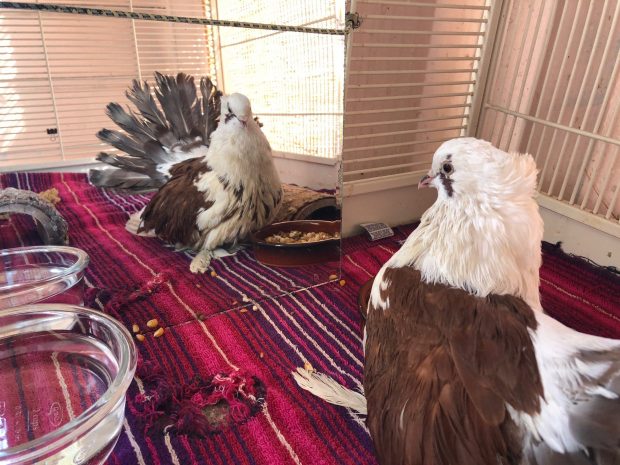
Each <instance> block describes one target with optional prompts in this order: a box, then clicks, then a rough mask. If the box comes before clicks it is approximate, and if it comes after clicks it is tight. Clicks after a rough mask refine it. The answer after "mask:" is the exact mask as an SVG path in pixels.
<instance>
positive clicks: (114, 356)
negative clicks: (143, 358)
mask: <svg viewBox="0 0 620 465" xmlns="http://www.w3.org/2000/svg"><path fill="white" fill-rule="evenodd" d="M135 369H136V347H135V345H134V343H133V340H132V338H131V335H130V334H129V331H127V329H126V328H125V327H124V326H123V325H122V324H121V323H119V322H118V321H116V320H115V319H113V318H111V317H110V316H108V315H105V314H104V313H101V312H98V311H96V310H91V309H88V308H84V307H79V306H76V305H63V304H36V305H27V306H23V307H16V308H11V309H8V310H0V465H9V464H11V465H25V464H28V465H33V464H38V465H43V464H50V465H51V464H72V465H82V464H88V465H99V464H101V463H103V462H104V461H105V459H106V458H107V457H108V455H109V454H110V452H111V451H112V449H113V448H114V445H115V444H116V441H117V439H118V436H119V434H120V431H121V428H122V425H123V420H124V418H125V393H126V391H127V388H128V387H129V384H130V383H131V381H132V379H133V375H134V372H135Z"/></svg>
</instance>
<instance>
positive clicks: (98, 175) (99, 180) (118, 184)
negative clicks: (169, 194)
mask: <svg viewBox="0 0 620 465" xmlns="http://www.w3.org/2000/svg"><path fill="white" fill-rule="evenodd" d="M88 180H89V181H90V183H91V184H92V185H94V186H97V187H107V188H110V189H122V190H127V191H132V192H147V191H153V190H156V189H158V188H159V187H161V185H162V181H157V180H155V179H153V178H151V177H149V176H147V175H145V174H140V173H136V172H132V171H126V170H124V169H120V168H104V169H92V170H90V171H89V172H88Z"/></svg>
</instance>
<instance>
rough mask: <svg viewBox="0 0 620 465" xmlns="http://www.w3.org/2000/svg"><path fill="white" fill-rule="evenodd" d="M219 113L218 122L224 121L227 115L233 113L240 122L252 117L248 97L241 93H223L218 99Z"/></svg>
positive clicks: (245, 121)
mask: <svg viewBox="0 0 620 465" xmlns="http://www.w3.org/2000/svg"><path fill="white" fill-rule="evenodd" d="M220 108H221V115H222V117H221V118H220V124H222V123H224V122H226V121H225V120H226V117H227V116H228V115H233V117H234V118H236V119H237V120H238V121H239V122H241V123H247V122H248V121H249V120H251V119H252V105H251V104H250V99H249V98H247V97H246V96H245V95H243V94H238V93H234V94H230V95H223V96H222V98H221V99H220Z"/></svg>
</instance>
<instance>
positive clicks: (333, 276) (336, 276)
mask: <svg viewBox="0 0 620 465" xmlns="http://www.w3.org/2000/svg"><path fill="white" fill-rule="evenodd" d="M336 279H338V275H337V274H330V275H329V280H330V281H335V280H336Z"/></svg>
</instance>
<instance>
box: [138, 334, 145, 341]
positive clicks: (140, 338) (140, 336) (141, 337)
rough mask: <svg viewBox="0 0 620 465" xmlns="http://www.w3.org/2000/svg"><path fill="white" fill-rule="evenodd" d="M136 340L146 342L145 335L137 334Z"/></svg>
mask: <svg viewBox="0 0 620 465" xmlns="http://www.w3.org/2000/svg"><path fill="white" fill-rule="evenodd" d="M136 339H137V340H138V341H140V342H142V341H144V334H136Z"/></svg>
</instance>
